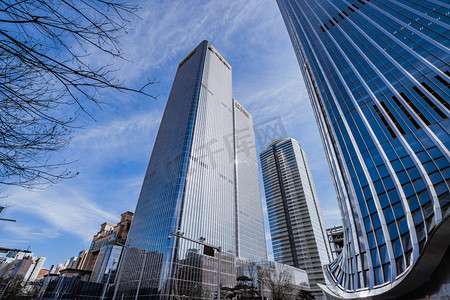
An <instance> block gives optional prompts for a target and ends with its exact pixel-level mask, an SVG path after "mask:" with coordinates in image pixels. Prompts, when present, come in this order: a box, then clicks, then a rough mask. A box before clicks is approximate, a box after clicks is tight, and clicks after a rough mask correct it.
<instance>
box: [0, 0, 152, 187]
mask: <svg viewBox="0 0 450 300" xmlns="http://www.w3.org/2000/svg"><path fill="white" fill-rule="evenodd" d="M138 9H139V7H138V6H136V5H133V4H130V3H129V2H128V1H126V0H89V1H88V0H0V186H2V185H3V186H7V185H20V186H23V187H26V188H32V187H34V186H35V185H36V184H41V183H56V182H58V181H59V180H60V179H64V178H72V177H74V176H76V173H74V172H71V171H70V170H68V169H67V167H68V164H69V163H70V162H67V161H62V162H58V163H54V162H52V161H51V157H52V156H51V153H52V152H54V151H59V150H61V149H63V148H65V147H66V146H67V145H68V144H69V143H70V141H71V135H72V133H73V129H74V128H77V127H78V125H77V123H76V120H77V117H78V116H79V115H80V114H87V115H89V116H91V117H92V115H90V112H89V111H88V109H87V107H88V106H89V105H90V104H95V105H97V106H100V105H101V104H102V102H101V100H100V99H99V98H98V95H99V94H100V91H102V90H104V89H109V90H115V91H118V92H134V93H139V94H142V95H145V96H148V97H150V98H155V97H154V96H152V95H151V94H149V93H148V92H147V90H148V87H149V85H151V84H153V83H154V82H153V81H148V82H145V83H143V85H142V86H141V87H139V88H132V87H129V86H125V85H124V84H123V82H121V81H119V80H118V79H117V78H116V77H114V74H113V72H114V70H113V69H112V68H111V66H110V65H100V66H93V65H91V64H89V62H88V60H87V58H88V56H89V54H90V53H92V51H94V50H95V51H101V52H103V53H105V54H107V55H109V56H110V57H111V58H114V57H116V58H121V59H123V57H122V53H121V52H120V48H119V39H120V37H121V36H122V35H124V34H126V33H127V30H128V26H129V24H131V23H130V22H131V21H132V20H133V19H135V18H136V15H135V14H136V12H137V10H138Z"/></svg>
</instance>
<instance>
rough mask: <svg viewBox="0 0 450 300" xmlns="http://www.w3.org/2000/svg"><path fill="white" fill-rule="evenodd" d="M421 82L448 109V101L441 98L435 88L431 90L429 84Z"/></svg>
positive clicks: (449, 106) (449, 105) (449, 107)
mask: <svg viewBox="0 0 450 300" xmlns="http://www.w3.org/2000/svg"><path fill="white" fill-rule="evenodd" d="M421 84H422V86H423V87H424V88H425V89H426V90H427V91H428V92H429V93H430V94H431V95H433V96H434V97H435V98H436V99H438V101H439V102H441V103H442V105H444V107H445V108H447V109H448V110H450V104H449V103H448V101H445V99H444V98H442V97H441V95H439V94H438V93H437V92H436V91H435V90H433V89H432V88H431V86H429V85H428V84H427V83H426V82H422V83H421Z"/></svg>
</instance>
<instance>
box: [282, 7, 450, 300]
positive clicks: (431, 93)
mask: <svg viewBox="0 0 450 300" xmlns="http://www.w3.org/2000/svg"><path fill="white" fill-rule="evenodd" d="M277 2H278V5H279V8H280V10H281V14H282V16H283V18H284V21H285V24H286V27H287V29H288V32H289V35H290V38H291V41H292V45H293V47H294V51H295V53H296V55H297V59H298V62H299V64H300V69H301V71H302V73H303V77H304V80H305V83H306V87H307V90H308V93H309V96H310V99H311V104H312V106H313V110H314V113H315V116H316V119H317V123H318V126H319V128H320V132H321V136H322V140H323V143H324V146H325V149H326V155H327V158H328V160H329V165H330V169H331V171H332V175H333V178H334V182H335V187H336V191H337V194H338V200H339V206H340V210H341V214H342V217H343V222H344V224H343V225H344V248H343V251H342V254H341V255H339V257H338V258H337V259H336V260H335V261H333V262H332V263H331V264H330V265H328V266H327V268H326V274H327V276H328V278H329V280H330V282H331V283H332V284H331V285H330V286H329V287H325V289H326V290H327V292H328V293H329V294H331V295H334V296H336V297H342V298H357V297H366V296H372V297H379V298H382V299H387V298H395V297H399V296H402V295H403V294H404V293H405V291H407V290H410V291H411V290H412V289H414V288H416V287H418V286H419V285H420V284H421V283H423V282H425V281H426V280H427V278H428V277H429V276H430V274H431V273H433V271H434V270H435V268H436V266H437V265H438V264H439V262H440V260H441V258H442V257H443V255H444V254H445V252H446V250H447V249H448V244H449V240H448V238H446V237H445V233H448V226H449V225H448V215H449V209H448V207H449V204H450V197H449V179H450V163H449V144H450V137H449V128H450V121H449V118H448V117H449V109H450V104H449V99H450V98H449V95H450V90H449V82H450V72H449V68H450V67H449V64H448V62H449V60H450V52H449V46H450V41H449V39H448V36H449V31H448V30H449V28H450V27H449V6H448V4H445V3H444V2H442V1H431V0H430V1H406V0H391V1H387V0H372V1H370V0H343V1H337V0H321V1H318V0H317V1H314V0H311V1H306V0H278V1H277ZM431 253H433V255H431ZM447 277H448V276H447ZM442 284H443V285H445V284H448V282H445V280H444V282H442ZM441 292H442V290H440V291H430V294H429V296H433V295H435V296H436V297H439V293H441ZM447 295H448V294H447ZM433 297H434V296H433Z"/></svg>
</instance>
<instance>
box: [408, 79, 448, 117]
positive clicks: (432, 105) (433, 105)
mask: <svg viewBox="0 0 450 300" xmlns="http://www.w3.org/2000/svg"><path fill="white" fill-rule="evenodd" d="M413 90H414V91H415V92H416V93H417V94H418V95H419V96H420V97H422V99H423V100H424V101H425V102H426V103H427V104H428V105H429V106H430V107H431V108H432V109H433V110H434V111H435V112H436V113H437V114H438V115H439V117H441V118H442V119H444V120H445V119H447V116H446V115H445V114H444V113H443V112H442V110H440V109H439V108H438V107H437V106H436V105H435V104H434V103H433V101H431V100H430V98H428V97H427V96H426V95H425V94H424V93H422V91H421V90H419V89H418V88H417V87H416V86H413Z"/></svg>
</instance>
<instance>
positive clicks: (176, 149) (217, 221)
mask: <svg viewBox="0 0 450 300" xmlns="http://www.w3.org/2000/svg"><path fill="white" fill-rule="evenodd" d="M231 82H232V80H231V66H230V65H229V64H228V63H227V62H226V61H225V59H224V58H223V57H222V56H221V55H220V54H219V53H218V52H217V51H216V50H215V49H214V48H213V47H212V45H211V44H210V43H209V42H207V41H203V42H202V43H201V44H200V45H199V46H198V47H197V48H195V49H194V50H193V51H192V52H191V53H190V54H189V55H188V56H187V57H186V58H185V59H183V60H182V61H181V62H180V64H179V67H178V70H177V73H176V76H175V79H174V83H173V86H172V90H171V92H170V95H169V99H168V101H167V105H166V109H165V111H164V116H163V118H162V121H161V125H160V128H159V131H158V135H157V138H156V141H155V145H154V147H153V151H152V155H151V158H150V162H149V165H148V169H147V172H146V175H145V178H144V182H143V185H142V189H141V193H140V196H139V200H138V203H137V206H136V211H135V215H134V219H133V223H132V225H131V228H130V232H129V235H128V239H127V245H129V246H128V247H127V250H126V251H124V259H123V262H122V263H121V267H120V270H119V273H118V283H119V285H118V289H117V291H116V293H117V297H120V298H121V297H122V296H123V299H129V298H133V299H134V298H135V295H136V293H137V292H138V293H139V295H142V297H155V298H158V299H166V298H171V297H173V296H176V295H185V296H189V297H191V298H195V297H201V295H194V294H193V293H195V292H196V291H203V290H204V289H205V288H206V289H210V290H212V289H214V288H215V287H216V286H217V259H216V258H215V257H214V258H212V257H205V255H203V254H202V251H204V249H203V247H202V246H200V245H198V244H196V243H194V242H190V241H187V240H184V239H181V238H177V237H174V238H171V239H168V236H169V234H170V232H176V231H179V232H182V233H184V236H185V237H188V238H190V239H193V240H197V239H199V238H203V239H204V240H205V242H206V243H208V244H211V245H214V246H217V247H221V249H222V256H221V257H222V258H221V259H222V268H221V269H222V275H221V278H222V281H221V282H222V284H224V285H227V284H228V283H227V282H228V281H227V278H232V275H234V274H232V273H233V272H234V269H233V268H232V266H233V265H234V258H236V257H237V258H242V259H250V260H254V261H263V260H266V245H265V232H264V223H263V216H262V203H261V197H260V191H259V179H258V163H257V155H256V149H255V139H254V132H253V123H252V117H251V115H250V114H249V113H248V112H247V111H246V110H245V109H244V108H243V107H242V106H241V105H240V104H239V103H238V102H237V101H236V100H234V99H233V98H232V87H231ZM234 276H235V275H234ZM199 293H200V292H199ZM152 299H154V298H152Z"/></svg>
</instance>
